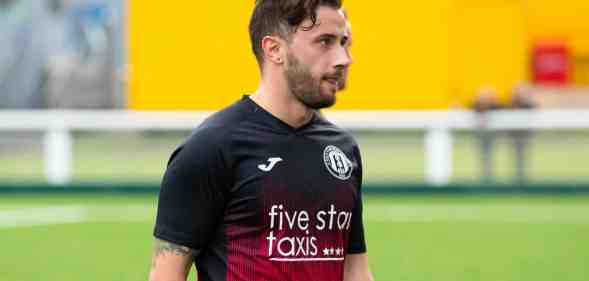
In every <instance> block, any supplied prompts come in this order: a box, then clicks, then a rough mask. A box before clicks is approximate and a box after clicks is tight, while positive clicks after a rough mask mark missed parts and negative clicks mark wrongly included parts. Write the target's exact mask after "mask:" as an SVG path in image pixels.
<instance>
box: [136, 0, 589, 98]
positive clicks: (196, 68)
mask: <svg viewBox="0 0 589 281" xmlns="http://www.w3.org/2000/svg"><path fill="white" fill-rule="evenodd" d="M130 3H131V8H130V11H131V14H130V56H131V57H130V65H131V67H130V90H129V101H130V107H131V108H135V109H218V108H221V107H223V106H225V105H227V104H229V103H231V102H233V101H235V100H236V99H238V98H239V97H240V96H241V95H242V94H244V93H248V92H252V91H254V90H255V89H256V86H257V84H258V79H259V75H258V69H257V66H256V62H255V59H254V57H253V55H252V53H251V50H250V43H249V37H248V32H247V24H248V21H249V16H250V14H251V10H252V8H253V3H254V1H253V0H251V1H234V2H232V3H231V5H227V4H226V3H224V2H219V1H175V2H174V3H175V4H174V5H161V4H158V2H157V1H139V0H131V1H130ZM344 4H345V6H346V8H347V9H348V10H349V13H350V18H351V21H352V27H353V33H354V37H355V38H354V47H353V50H352V51H353V55H354V58H355V65H354V66H353V67H352V70H351V76H350V87H349V89H348V90H347V91H345V92H343V93H340V94H339V96H338V97H339V100H338V105H337V106H336V108H339V109H432V108H448V107H452V106H463V105H467V104H468V103H470V101H471V99H472V96H473V95H474V93H475V91H476V89H478V88H479V87H481V86H483V85H489V86H493V87H495V88H496V89H498V90H499V93H500V95H501V96H502V97H503V98H504V99H507V98H508V95H509V89H510V88H511V86H512V85H513V83H515V82H517V81H520V80H525V79H527V78H528V76H529V73H528V72H529V70H528V65H529V61H528V52H529V47H530V46H531V42H532V41H533V40H535V39H539V38H546V37H552V38H561V37H566V39H567V40H569V41H570V42H571V44H572V45H573V46H574V48H575V53H584V52H587V53H588V54H589V48H588V47H589V43H588V41H587V37H588V36H586V35H587V34H589V33H588V32H589V21H587V20H585V19H584V16H585V15H587V14H589V1H585V0H561V1H558V4H556V1H551V0H534V1H523V0H495V1H483V0H432V1H428V2H427V5H424V4H425V3H424V2H415V3H412V1H376V2H374V1H373V2H370V3H367V2H366V1H361V0H345V1H344ZM563 34H564V35H563Z"/></svg>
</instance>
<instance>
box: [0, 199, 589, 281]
mask: <svg viewBox="0 0 589 281" xmlns="http://www.w3.org/2000/svg"><path fill="white" fill-rule="evenodd" d="M155 205H156V197H155V196H153V195H151V196H147V195H144V196H137V195H134V196H121V195H119V196H113V195H109V196H107V195H103V196H98V195H93V196H91V195H88V196H73V195H35V196H32V195H29V196H24V195H6V194H3V195H2V196H1V197H0V249H1V252H0V280H2V281H28V280H39V279H43V280H60V281H69V280H72V281H73V280H76V281H77V280H88V281H93V280H121V281H122V280H126V281H128V280H147V275H148V271H149V264H150V256H151V242H152V237H151V231H152V227H153V220H154V214H155ZM364 217H365V226H366V236H367V240H368V248H369V257H370V262H371V267H372V271H373V272H374V275H375V278H376V280H380V281H389V280H390V281H396V280H408V281H413V280H415V281H417V280H424V281H425V280H427V281H431V280H441V281H446V280H447V281H455V280H481V281H487V280H488V281H497V280H502V281H509V280H514V281H515V280H518V281H522V280H523V281H526V280H530V281H532V280H533V281H548V280H559V281H585V280H589V267H587V260H589V239H588V238H587V237H589V197H568V196H567V197H565V196H562V197H538V196H535V197H507V196H493V197H488V196H487V197H473V196H426V195H422V196H397V197H391V196H389V197H374V196H367V197H366V199H365V213H364ZM190 278H191V279H190V280H194V275H192V276H191V277H190Z"/></svg>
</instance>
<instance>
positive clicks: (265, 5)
mask: <svg viewBox="0 0 589 281" xmlns="http://www.w3.org/2000/svg"><path fill="white" fill-rule="evenodd" d="M321 6H328V7H333V8H336V9H339V8H341V6H342V0H256V6H255V8H254V12H253V14H252V17H251V19H250V24H249V34H250V40H251V43H252V49H253V51H254V55H255V56H256V59H257V60H258V63H259V64H260V68H261V67H262V63H263V62H264V50H262V45H261V44H262V39H264V37H265V36H269V35H273V36H279V37H281V38H283V39H286V40H288V39H290V35H292V34H293V33H295V32H296V31H297V29H298V28H299V26H300V25H301V23H302V22H303V21H304V20H305V19H307V18H308V19H310V20H311V25H310V26H305V27H302V28H303V29H304V30H310V29H313V27H315V25H316V24H317V9H318V8H319V7H321Z"/></svg>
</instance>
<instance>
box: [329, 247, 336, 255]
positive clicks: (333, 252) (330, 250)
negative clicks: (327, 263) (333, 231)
mask: <svg viewBox="0 0 589 281" xmlns="http://www.w3.org/2000/svg"><path fill="white" fill-rule="evenodd" d="M329 254H330V255H332V256H333V254H335V250H334V249H333V248H331V249H329Z"/></svg>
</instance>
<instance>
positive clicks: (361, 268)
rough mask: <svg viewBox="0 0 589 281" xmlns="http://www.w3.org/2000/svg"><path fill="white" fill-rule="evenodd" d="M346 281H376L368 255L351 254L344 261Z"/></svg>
mask: <svg viewBox="0 0 589 281" xmlns="http://www.w3.org/2000/svg"><path fill="white" fill-rule="evenodd" d="M344 281H374V278H373V277H372V273H371V272H370V267H369V266H368V256H367V255H366V254H349V255H346V259H345V261H344Z"/></svg>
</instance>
